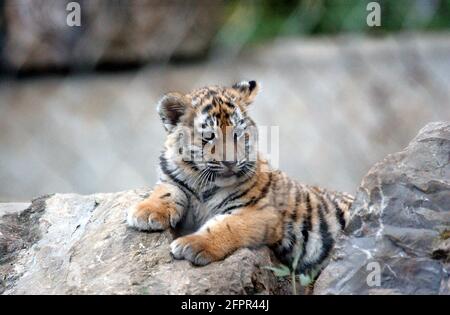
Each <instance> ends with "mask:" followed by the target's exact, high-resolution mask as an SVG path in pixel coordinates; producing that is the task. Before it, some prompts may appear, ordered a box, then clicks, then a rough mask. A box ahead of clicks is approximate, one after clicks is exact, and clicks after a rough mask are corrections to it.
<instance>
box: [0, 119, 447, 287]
mask: <svg viewBox="0 0 450 315" xmlns="http://www.w3.org/2000/svg"><path fill="white" fill-rule="evenodd" d="M148 193H149V191H148V190H146V189H139V190H133V191H127V192H120V193H114V194H94V195H89V196H81V195H76V194H64V195H62V194H55V195H51V196H44V197H41V198H38V199H36V200H34V201H33V202H32V203H31V204H0V293H2V294H284V293H289V283H288V282H285V281H279V279H277V278H276V277H275V276H274V275H273V274H272V272H271V271H268V270H267V269H265V268H264V267H265V266H271V265H273V264H277V261H276V259H275V258H274V257H273V255H272V253H271V252H270V251H269V250H268V249H267V248H260V249H255V250H250V249H241V250H239V251H237V252H236V253H235V254H233V255H231V256H230V257H228V258H227V259H225V260H224V261H222V262H218V263H213V264H211V265H208V266H206V267H194V266H192V265H191V264H190V263H188V262H187V261H174V260H173V259H172V257H171V256H170V254H169V244H170V242H171V240H172V239H173V236H172V235H171V233H170V232H169V231H167V232H164V233H142V232H137V231H134V230H132V229H130V228H128V227H127V226H126V224H125V209H127V208H128V207H130V206H131V205H132V204H134V203H136V202H138V201H139V200H141V199H142V198H145V197H146V195H147V194H148ZM449 210H450V123H431V124H429V125H427V126H426V127H425V128H423V129H422V130H421V131H420V133H419V135H418V136H417V137H416V138H415V139H414V140H413V141H412V142H411V143H410V144H409V146H408V147H407V148H406V149H405V150H403V151H402V152H399V153H395V154H392V155H389V156H388V157H386V158H385V159H384V160H383V161H381V162H379V163H378V164H376V165H375V166H374V167H373V168H372V169H371V170H370V171H369V173H368V174H367V176H366V177H365V178H364V180H363V182H362V184H361V187H360V188H359V190H358V193H357V200H356V202H355V204H354V207H353V214H352V218H351V221H350V225H349V228H348V230H347V231H346V233H345V234H344V235H342V237H341V238H340V240H339V242H338V244H337V246H336V249H335V251H334V254H333V257H332V260H331V262H330V264H329V265H328V266H327V267H326V268H325V270H324V271H323V272H322V274H321V275H320V276H319V278H318V280H317V282H316V285H315V289H314V293H315V294H449V293H450V282H449V272H450V261H449V248H450V211H449Z"/></svg>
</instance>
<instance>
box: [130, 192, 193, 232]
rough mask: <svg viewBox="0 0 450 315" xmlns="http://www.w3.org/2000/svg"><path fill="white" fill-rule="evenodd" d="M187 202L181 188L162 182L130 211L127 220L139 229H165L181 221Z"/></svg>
mask: <svg viewBox="0 0 450 315" xmlns="http://www.w3.org/2000/svg"><path fill="white" fill-rule="evenodd" d="M187 204H188V202H187V197H186V194H185V193H184V192H183V191H181V190H180V188H178V187H176V186H174V185H171V184H168V183H161V184H158V185H157V186H155V188H154V189H153V191H152V193H151V194H150V196H149V197H148V198H147V199H145V200H143V201H142V202H140V203H139V204H137V205H136V206H135V207H134V208H131V209H130V210H129V211H128V215H127V222H128V225H129V226H132V227H135V228H137V229H139V230H147V231H158V230H165V229H167V228H168V227H169V225H170V226H172V227H174V226H175V225H176V224H177V223H178V222H179V221H180V219H181V218H182V216H183V213H184V210H185V208H186V207H187Z"/></svg>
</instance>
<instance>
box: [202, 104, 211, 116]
mask: <svg viewBox="0 0 450 315" xmlns="http://www.w3.org/2000/svg"><path fill="white" fill-rule="evenodd" d="M212 108H213V105H212V104H208V105H206V106H205V107H204V108H203V109H202V114H207V113H208V112H209V111H210V110H211V109H212Z"/></svg>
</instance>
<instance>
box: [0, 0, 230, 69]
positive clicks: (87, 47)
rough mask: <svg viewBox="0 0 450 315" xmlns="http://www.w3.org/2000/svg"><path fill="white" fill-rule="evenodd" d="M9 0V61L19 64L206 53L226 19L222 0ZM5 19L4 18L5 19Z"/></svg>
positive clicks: (41, 65)
mask: <svg viewBox="0 0 450 315" xmlns="http://www.w3.org/2000/svg"><path fill="white" fill-rule="evenodd" d="M69 2H71V1H69V0H63V1H61V0H21V1H17V0H5V8H4V11H5V13H4V14H5V24H6V34H5V36H6V39H5V50H4V55H5V61H6V65H7V66H9V67H10V68H12V69H14V70H30V69H31V70H34V69H40V70H46V69H49V68H66V67H69V68H77V67H84V68H90V67H94V66H95V65H97V64H99V63H100V64H102V63H119V64H120V63H129V62H133V63H143V62H146V61H154V60H165V59H167V58H170V57H183V58H188V57H191V58H192V57H198V56H200V55H204V54H205V52H206V51H207V49H208V48H209V45H210V42H211V40H212V39H213V37H214V35H215V34H216V32H217V29H218V27H219V26H220V21H221V5H222V1H220V0H202V1H161V0H137V1H128V0H118V1H114V2H113V3H111V1H109V0H88V1H78V3H79V4H80V6H81V10H80V12H81V26H73V27H70V26H68V25H67V16H68V14H69V13H70V11H67V10H66V7H67V4H68V3H69ZM0 22H1V21H0Z"/></svg>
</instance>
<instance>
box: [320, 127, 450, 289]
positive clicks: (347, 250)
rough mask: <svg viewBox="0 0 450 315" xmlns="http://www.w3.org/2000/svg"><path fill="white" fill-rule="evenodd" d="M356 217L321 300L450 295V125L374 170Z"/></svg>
mask: <svg viewBox="0 0 450 315" xmlns="http://www.w3.org/2000/svg"><path fill="white" fill-rule="evenodd" d="M352 211H353V213H352V218H351V221H350V225H349V228H348V231H347V233H346V235H343V236H342V237H341V239H340V241H339V242H338V246H337V247H336V250H335V252H334V257H333V259H332V261H331V263H330V264H329V265H328V266H327V267H326V268H325V270H324V271H323V272H322V274H321V275H320V277H319V278H318V280H317V282H316V284H315V290H314V293H315V294H450V282H449V273H450V258H449V252H450V122H445V123H444V122H442V123H430V124H428V125H427V126H425V127H424V128H423V129H422V130H421V131H420V132H419V134H418V135H417V137H416V138H415V139H413V140H412V142H411V143H410V144H409V145H408V147H407V148H406V149H404V150H403V151H401V152H399V153H395V154H391V155H389V156H387V157H386V158H385V159H384V160H382V161H381V162H379V163H377V164H376V165H375V166H374V167H372V169H371V170H370V171H369V173H368V174H367V175H366V176H365V178H364V179H363V181H362V184H361V187H360V188H359V191H358V194H357V197H356V202H355V204H354V206H353V209H352ZM374 262H375V263H378V265H379V267H380V271H381V278H380V286H377V285H376V278H374V277H373V275H374V274H373V273H372V272H373V271H376V268H377V267H374V264H373V263H374ZM370 263H372V264H370ZM374 268H375V269H374ZM367 279H369V283H370V284H372V285H373V284H375V285H374V286H370V285H368V282H367ZM371 280H375V281H374V282H371Z"/></svg>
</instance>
